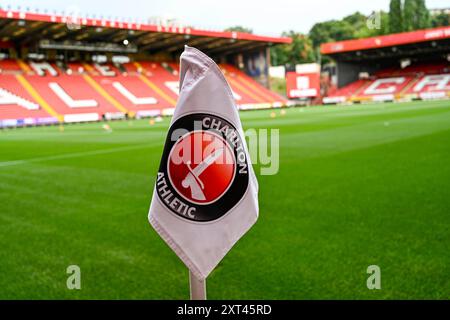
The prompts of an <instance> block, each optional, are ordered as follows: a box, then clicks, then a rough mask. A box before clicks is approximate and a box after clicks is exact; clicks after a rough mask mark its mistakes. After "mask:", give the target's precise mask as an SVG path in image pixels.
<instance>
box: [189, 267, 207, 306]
mask: <svg viewBox="0 0 450 320" xmlns="http://www.w3.org/2000/svg"><path fill="white" fill-rule="evenodd" d="M189 285H190V288H191V300H206V279H204V280H200V279H198V278H197V277H196V276H195V275H194V274H193V273H192V271H191V270H189Z"/></svg>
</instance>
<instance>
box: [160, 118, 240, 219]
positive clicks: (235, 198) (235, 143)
mask: <svg viewBox="0 0 450 320" xmlns="http://www.w3.org/2000/svg"><path fill="white" fill-rule="evenodd" d="M248 171H249V168H248V162H247V157H246V152H245V149H244V144H243V141H242V140H241V136H240V135H239V132H238V131H237V130H236V128H235V127H234V126H233V125H232V124H231V123H230V122H229V121H227V120H225V119H223V118H221V117H218V116H216V115H212V114H206V113H193V114H188V115H185V116H182V117H181V118H179V119H177V120H176V121H175V122H174V123H173V124H172V126H171V127H170V129H169V132H168V135H167V140H166V145H165V148H164V151H163V155H162V159H161V165H160V168H159V172H158V177H157V181H156V192H157V194H158V197H159V199H160V200H161V202H162V203H163V204H164V205H165V206H166V207H167V208H168V209H169V210H170V211H171V212H173V213H174V214H176V215H177V216H179V217H181V218H184V219H188V220H191V221H197V222H208V221H212V220H216V219H219V218H220V217H222V216H224V215H225V214H226V213H227V212H229V211H230V210H231V209H232V208H233V207H234V206H235V205H236V204H237V203H238V202H239V201H240V200H241V198H242V197H243V196H244V194H245V192H246V190H247V187H248V180H249V172H248Z"/></svg>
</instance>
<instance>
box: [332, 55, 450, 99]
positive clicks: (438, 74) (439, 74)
mask: <svg viewBox="0 0 450 320" xmlns="http://www.w3.org/2000/svg"><path fill="white" fill-rule="evenodd" d="M446 96H450V65H446V64H443V63H440V64H439V63H437V64H423V65H414V66H408V67H406V68H405V69H395V68H389V69H384V70H381V71H378V72H375V74H374V75H373V76H372V77H370V79H359V80H357V81H355V82H352V83H350V84H349V85H346V86H344V87H342V88H340V89H337V90H335V91H334V92H332V93H330V94H329V95H328V97H325V98H324V99H323V102H324V103H341V102H352V101H360V102H361V101H394V100H400V99H402V98H409V99H433V98H435V99H437V98H444V97H446Z"/></svg>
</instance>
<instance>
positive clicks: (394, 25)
mask: <svg viewBox="0 0 450 320" xmlns="http://www.w3.org/2000/svg"><path fill="white" fill-rule="evenodd" d="M402 31H403V12H402V1H401V0H391V3H390V5H389V32H390V33H397V32H402Z"/></svg>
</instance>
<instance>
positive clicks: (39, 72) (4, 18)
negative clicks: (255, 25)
mask: <svg viewBox="0 0 450 320" xmlns="http://www.w3.org/2000/svg"><path fill="white" fill-rule="evenodd" d="M69 21H70V24H68V22H69ZM0 25H2V26H3V28H0V127H16V126H23V125H38V124H52V123H61V122H65V123H70V122H83V121H99V120H102V119H105V120H109V119H124V118H130V117H131V118H134V117H136V118H141V117H153V116H158V115H171V114H172V112H173V110H174V108H175V105H176V101H177V98H178V91H179V75H178V70H179V64H178V63H177V62H176V61H178V58H179V55H180V54H181V52H182V51H183V48H184V45H191V46H195V47H198V48H199V49H200V50H202V51H204V52H205V53H206V54H208V55H209V56H211V57H212V58H213V59H215V60H216V61H219V62H222V63H221V65H220V67H221V69H222V71H223V73H224V75H225V77H226V78H227V80H228V81H229V83H230V85H231V87H232V90H233V93H234V97H235V99H236V104H237V106H238V108H240V109H254V108H269V107H280V106H282V105H286V104H288V101H287V99H285V98H283V97H281V96H278V95H277V94H275V93H273V92H271V91H270V90H269V89H267V88H266V87H265V86H264V85H262V84H260V83H259V82H258V81H261V83H263V82H264V81H265V80H264V79H267V77H266V76H262V77H260V78H259V79H258V78H257V77H256V76H255V78H252V77H250V76H248V75H247V74H245V72H244V69H245V68H243V67H240V68H242V70H241V69H239V68H237V67H236V66H237V65H238V61H240V63H239V65H240V66H242V65H243V64H242V62H244V65H245V64H252V65H254V59H259V61H269V60H268V59H267V54H268V52H269V51H268V50H267V48H268V46H270V45H274V44H277V43H290V42H291V39H290V38H283V37H266V36H259V35H254V34H247V33H242V32H229V31H211V30H202V29H195V28H192V27H182V26H175V25H172V26H168V25H153V24H142V23H137V22H127V23H124V22H120V21H114V20H105V19H103V18H102V19H95V18H79V20H77V21H73V20H71V19H68V17H65V16H59V15H56V14H46V13H43V14H42V13H36V12H23V11H13V10H9V9H8V10H4V9H2V8H0ZM124 39H126V42H125V40H124ZM125 43H126V44H125ZM261 58H262V59H261ZM252 59H253V60H252ZM119 60H120V61H119ZM233 64H234V65H233ZM261 68H262V70H263V72H264V70H267V69H268V68H267V66H262V67H261ZM265 72H267V71H265ZM264 84H265V85H267V82H265V83H264Z"/></svg>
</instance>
